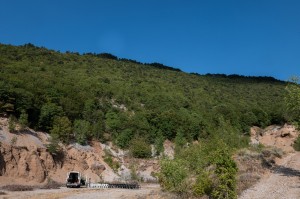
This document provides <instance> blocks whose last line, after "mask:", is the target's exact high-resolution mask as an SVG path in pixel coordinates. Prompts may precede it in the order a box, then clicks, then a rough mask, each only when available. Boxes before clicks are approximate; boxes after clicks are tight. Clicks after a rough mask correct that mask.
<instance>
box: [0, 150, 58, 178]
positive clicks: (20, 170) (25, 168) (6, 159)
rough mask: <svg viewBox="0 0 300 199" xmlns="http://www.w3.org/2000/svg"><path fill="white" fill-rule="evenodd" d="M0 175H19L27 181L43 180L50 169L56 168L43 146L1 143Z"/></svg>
mask: <svg viewBox="0 0 300 199" xmlns="http://www.w3.org/2000/svg"><path fill="white" fill-rule="evenodd" d="M0 152H1V153H0V161H1V166H0V169H1V171H0V173H1V176H9V177H21V178H26V179H28V180H29V181H35V182H43V181H44V180H45V178H46V176H47V174H48V172H49V171H50V170H53V169H55V168H56V165H55V162H54V160H53V158H52V156H51V155H50V154H49V153H48V152H47V151H46V149H44V148H38V149H37V150H32V149H28V148H27V147H17V146H10V145H7V144H2V145H1V150H0Z"/></svg>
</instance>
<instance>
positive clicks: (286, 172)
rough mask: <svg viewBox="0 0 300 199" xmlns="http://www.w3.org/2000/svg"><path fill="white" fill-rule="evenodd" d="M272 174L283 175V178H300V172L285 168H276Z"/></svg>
mask: <svg viewBox="0 0 300 199" xmlns="http://www.w3.org/2000/svg"><path fill="white" fill-rule="evenodd" d="M272 172H274V173H279V174H282V175H283V176H290V177H293V176H298V177H300V171H299V170H297V169H292V168H289V167H285V166H275V167H274V168H272Z"/></svg>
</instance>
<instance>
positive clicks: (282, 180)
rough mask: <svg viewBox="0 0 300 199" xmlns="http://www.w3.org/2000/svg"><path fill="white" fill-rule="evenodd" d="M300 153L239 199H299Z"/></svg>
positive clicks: (292, 156) (286, 160)
mask: <svg viewBox="0 0 300 199" xmlns="http://www.w3.org/2000/svg"><path fill="white" fill-rule="evenodd" d="M299 198H300V152H296V153H291V154H289V155H288V156H287V157H285V158H284V159H283V161H282V163H281V164H279V165H277V166H275V167H274V169H273V170H272V172H271V174H270V175H269V176H267V177H263V178H262V179H261V180H260V181H259V182H258V183H257V184H256V185H254V186H253V187H251V188H249V189H248V190H246V191H244V192H243V193H242V194H241V196H240V197H239V199H299Z"/></svg>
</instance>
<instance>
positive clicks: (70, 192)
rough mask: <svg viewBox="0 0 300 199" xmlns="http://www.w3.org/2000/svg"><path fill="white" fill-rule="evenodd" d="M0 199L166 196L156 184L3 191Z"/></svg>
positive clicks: (156, 198)
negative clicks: (125, 186)
mask: <svg viewBox="0 0 300 199" xmlns="http://www.w3.org/2000/svg"><path fill="white" fill-rule="evenodd" d="M4 192H5V193H6V195H0V198H1V199H12V198H13V199H15V198H16V199H94V198H97V199H163V198H169V196H168V195H166V194H164V193H162V192H161V191H160V187H159V185H158V184H153V185H145V186H142V188H141V189H88V188H79V189H76V188H66V187H62V188H60V189H53V190H42V189H38V190H34V191H18V192H8V191H4Z"/></svg>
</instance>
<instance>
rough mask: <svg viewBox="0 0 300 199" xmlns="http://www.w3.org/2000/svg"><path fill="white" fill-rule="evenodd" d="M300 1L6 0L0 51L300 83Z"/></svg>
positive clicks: (1, 9) (0, 11)
mask: <svg viewBox="0 0 300 199" xmlns="http://www.w3.org/2000/svg"><path fill="white" fill-rule="evenodd" d="M299 10H300V1H299V0H280V1H279V0H186V1H183V0H126V1H125V0H107V1H102V0H98V1H97V0H84V1H83V0H26V1H24V0H9V1H8V0H0V19H1V23H0V43H4V44H13V45H23V44H25V43H33V44H34V45H37V46H44V47H47V48H50V49H55V50H59V51H61V52H64V51H66V50H69V51H74V52H79V53H84V52H95V53H101V52H108V53H112V54H114V55H116V56H118V57H121V58H128V59H134V60H137V61H140V62H159V63H163V64H165V65H168V66H172V67H176V68H180V69H181V70H183V71H185V72H197V73H200V74H206V73H224V74H240V75H251V76H273V77H275V78H278V79H282V80H287V79H289V78H290V77H291V76H295V75H300V11H299Z"/></svg>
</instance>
